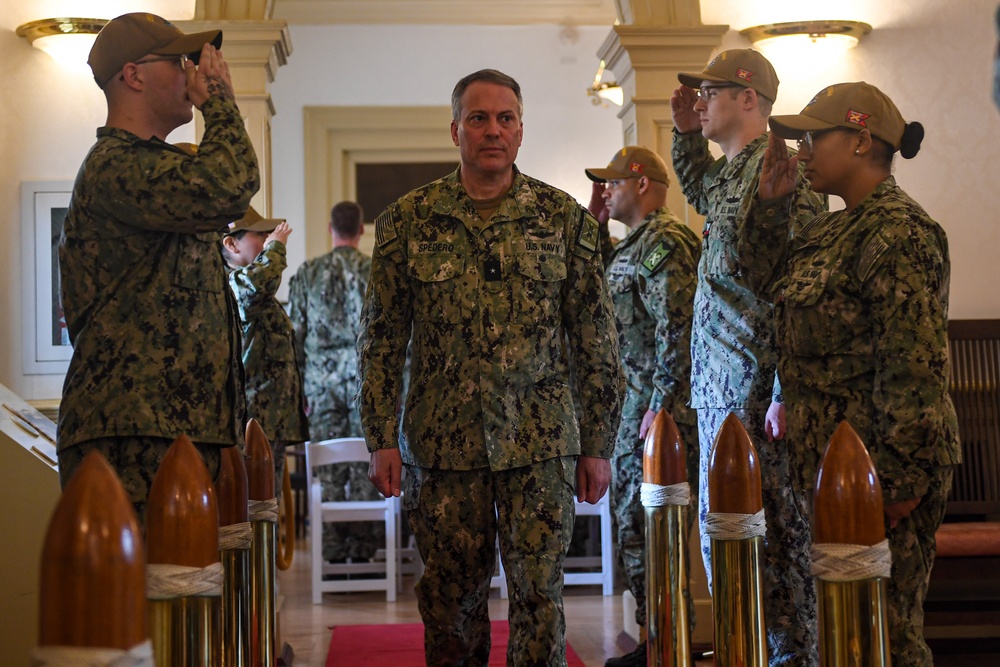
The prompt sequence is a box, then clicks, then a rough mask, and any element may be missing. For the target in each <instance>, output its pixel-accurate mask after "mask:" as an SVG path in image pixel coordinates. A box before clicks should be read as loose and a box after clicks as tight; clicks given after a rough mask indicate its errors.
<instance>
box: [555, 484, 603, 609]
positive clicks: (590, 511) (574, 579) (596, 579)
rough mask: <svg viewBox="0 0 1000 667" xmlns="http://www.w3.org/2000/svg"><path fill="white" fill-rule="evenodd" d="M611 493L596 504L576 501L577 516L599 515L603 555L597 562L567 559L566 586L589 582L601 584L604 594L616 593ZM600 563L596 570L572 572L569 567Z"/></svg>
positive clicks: (588, 559) (584, 557)
mask: <svg viewBox="0 0 1000 667" xmlns="http://www.w3.org/2000/svg"><path fill="white" fill-rule="evenodd" d="M610 496H611V493H610V492H608V493H605V494H604V497H603V498H601V499H600V500H599V501H597V503H596V504H594V505H591V504H590V503H581V502H579V501H577V503H576V515H577V516H598V517H600V522H601V557H600V561H599V562H597V563H595V562H593V561H595V560H596V559H594V558H593V557H587V556H582V557H575V558H567V559H566V567H567V571H566V573H565V574H564V575H563V584H564V585H566V586H584V585H588V584H600V585H601V592H602V593H603V594H604V595H614V592H615V571H614V562H615V559H614V546H613V545H612V543H611V500H610ZM598 564H599V565H600V569H599V570H597V571H595V572H570V571H569V570H568V568H570V567H573V568H576V567H592V566H593V565H598Z"/></svg>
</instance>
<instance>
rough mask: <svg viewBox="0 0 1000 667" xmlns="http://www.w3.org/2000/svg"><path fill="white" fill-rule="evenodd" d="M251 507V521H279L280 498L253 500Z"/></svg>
mask: <svg viewBox="0 0 1000 667" xmlns="http://www.w3.org/2000/svg"><path fill="white" fill-rule="evenodd" d="M248 507H249V514H250V521H251V522H253V521H270V522H271V523H278V499H277V498H271V499H269V500H251V501H250V504H249V505H248Z"/></svg>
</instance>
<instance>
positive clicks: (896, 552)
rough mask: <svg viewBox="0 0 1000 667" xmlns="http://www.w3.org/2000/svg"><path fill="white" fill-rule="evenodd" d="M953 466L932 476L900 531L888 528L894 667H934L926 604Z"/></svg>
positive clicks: (891, 646)
mask: <svg viewBox="0 0 1000 667" xmlns="http://www.w3.org/2000/svg"><path fill="white" fill-rule="evenodd" d="M954 473H955V469H954V467H952V466H948V467H945V468H938V469H936V470H934V471H933V472H932V473H931V480H930V488H929V489H928V491H927V494H926V495H925V496H924V497H923V498H921V499H920V504H919V505H917V508H916V509H915V510H913V512H912V513H911V514H910V516H908V517H906V518H905V519H902V520H901V521H900V522H899V523H897V524H896V527H895V528H890V527H889V523H888V521H887V522H886V524H885V531H886V536H887V537H888V538H889V550H890V551H891V553H892V577H891V578H890V579H889V648H890V650H891V651H892V664H893V667H933V665H934V658H933V656H932V655H931V650H930V648H929V647H928V646H927V643H926V642H925V641H924V599H925V598H926V597H927V583H928V578H929V577H930V575H931V567H932V566H933V565H934V556H935V554H936V553H937V545H936V542H935V540H934V533H936V532H937V529H938V527H939V526H940V525H941V521H942V520H943V519H944V511H945V505H946V504H947V501H948V493H949V492H950V491H951V482H952V477H953V476H954Z"/></svg>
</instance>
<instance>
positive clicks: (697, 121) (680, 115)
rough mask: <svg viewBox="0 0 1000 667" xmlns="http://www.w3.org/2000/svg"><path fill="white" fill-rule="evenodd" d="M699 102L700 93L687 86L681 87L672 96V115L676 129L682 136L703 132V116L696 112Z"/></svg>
mask: <svg viewBox="0 0 1000 667" xmlns="http://www.w3.org/2000/svg"><path fill="white" fill-rule="evenodd" d="M697 101H698V91H697V90H695V89H694V88H688V87H687V86H679V87H678V88H676V89H674V94H673V95H671V96H670V115H671V117H672V118H673V120H674V127H675V128H676V129H677V131H678V132H680V133H681V134H689V133H691V132H697V131H699V130H701V116H699V115H698V112H697V111H695V110H694V105H695V102H697Z"/></svg>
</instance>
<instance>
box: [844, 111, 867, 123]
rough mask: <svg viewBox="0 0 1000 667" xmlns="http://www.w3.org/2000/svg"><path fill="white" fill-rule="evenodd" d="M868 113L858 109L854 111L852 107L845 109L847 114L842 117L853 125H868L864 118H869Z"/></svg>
mask: <svg viewBox="0 0 1000 667" xmlns="http://www.w3.org/2000/svg"><path fill="white" fill-rule="evenodd" d="M871 117H872V115H871V114H870V113H861V112H860V111H855V110H854V109H848V110H847V116H846V117H845V118H844V120H845V121H847V122H848V123H853V124H854V125H860V126H861V127H868V124H867V123H865V121H866V120H868V119H869V118H871Z"/></svg>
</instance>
